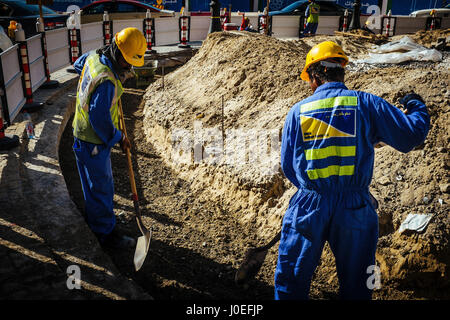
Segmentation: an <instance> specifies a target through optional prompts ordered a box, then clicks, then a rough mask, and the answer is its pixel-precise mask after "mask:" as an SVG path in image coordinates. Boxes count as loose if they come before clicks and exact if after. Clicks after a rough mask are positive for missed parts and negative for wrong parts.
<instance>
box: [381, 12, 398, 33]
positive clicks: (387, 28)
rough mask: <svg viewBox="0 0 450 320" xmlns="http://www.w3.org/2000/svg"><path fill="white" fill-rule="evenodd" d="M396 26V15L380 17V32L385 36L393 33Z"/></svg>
mask: <svg viewBox="0 0 450 320" xmlns="http://www.w3.org/2000/svg"><path fill="white" fill-rule="evenodd" d="M396 27H397V17H392V16H384V17H382V18H381V29H382V31H381V33H382V34H384V35H385V36H386V37H391V36H393V35H395V31H396Z"/></svg>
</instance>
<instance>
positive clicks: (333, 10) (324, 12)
mask: <svg viewBox="0 0 450 320" xmlns="http://www.w3.org/2000/svg"><path fill="white" fill-rule="evenodd" d="M316 3H317V4H318V5H319V6H320V15H321V16H342V15H344V12H345V9H347V8H345V7H343V6H341V5H339V4H336V3H334V2H331V1H316ZM308 4H309V2H308V0H301V1H296V2H294V3H291V4H290V5H288V6H287V7H285V8H283V9H281V10H278V11H269V16H278V15H305V11H306V7H307V6H308ZM348 11H349V12H350V11H352V10H351V9H348Z"/></svg>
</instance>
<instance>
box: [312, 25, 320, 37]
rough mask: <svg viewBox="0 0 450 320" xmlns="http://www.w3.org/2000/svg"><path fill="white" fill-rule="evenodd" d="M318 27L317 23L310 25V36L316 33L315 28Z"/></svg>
mask: <svg viewBox="0 0 450 320" xmlns="http://www.w3.org/2000/svg"><path fill="white" fill-rule="evenodd" d="M318 26H319V24H318V23H311V35H312V36H313V35H315V34H316V31H317V27H318Z"/></svg>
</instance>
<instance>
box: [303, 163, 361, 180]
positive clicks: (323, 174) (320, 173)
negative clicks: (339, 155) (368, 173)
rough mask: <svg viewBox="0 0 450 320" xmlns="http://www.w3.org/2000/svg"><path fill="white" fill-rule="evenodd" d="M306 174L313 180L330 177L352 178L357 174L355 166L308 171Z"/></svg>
mask: <svg viewBox="0 0 450 320" xmlns="http://www.w3.org/2000/svg"><path fill="white" fill-rule="evenodd" d="M306 173H307V174H308V177H309V179H311V180H316V179H318V178H328V177H329V176H351V175H353V174H354V173H355V166H329V167H326V168H323V169H314V170H308V171H307V172H306Z"/></svg>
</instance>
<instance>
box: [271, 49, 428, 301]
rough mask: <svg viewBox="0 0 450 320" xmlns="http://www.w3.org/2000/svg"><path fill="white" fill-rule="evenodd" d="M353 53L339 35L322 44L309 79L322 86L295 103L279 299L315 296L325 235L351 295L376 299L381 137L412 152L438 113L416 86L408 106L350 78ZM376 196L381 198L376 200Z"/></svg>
mask: <svg viewBox="0 0 450 320" xmlns="http://www.w3.org/2000/svg"><path fill="white" fill-rule="evenodd" d="M347 63H348V57H347V56H346V55H345V53H344V51H343V50H342V48H341V47H340V46H339V45H337V44H336V43H334V42H332V41H325V42H322V43H320V44H318V45H316V46H314V47H313V48H312V49H311V50H310V51H309V53H308V54H307V57H306V64H305V67H304V69H303V71H302V73H301V79H303V80H305V81H308V82H309V84H310V86H311V89H312V91H313V92H314V94H313V95H312V96H310V97H308V98H306V99H304V100H302V101H300V102H298V103H296V104H295V105H294V106H293V107H292V109H291V110H290V111H289V113H288V115H287V118H286V122H285V125H284V129H283V134H282V145H281V166H282V169H283V172H284V174H285V176H286V177H287V178H288V179H289V180H290V181H291V182H292V183H293V184H294V185H295V186H296V187H297V188H298V190H297V192H296V193H295V194H294V196H293V197H292V198H291V200H290V203H289V207H288V209H287V211H286V213H285V215H284V217H283V224H282V234H281V240H280V244H279V251H278V261H277V267H276V271H275V299H307V298H308V294H309V289H310V283H311V278H312V276H313V273H314V271H315V269H316V267H317V264H318V262H319V259H320V257H321V253H322V250H323V246H324V243H325V241H328V243H329V245H330V248H331V250H332V251H333V254H334V256H335V259H336V268H337V274H338V279H339V285H340V290H339V293H340V297H341V298H343V299H371V296H372V290H371V289H373V286H370V285H368V282H370V281H368V280H369V277H370V276H372V277H373V276H374V274H373V272H371V270H372V271H373V270H375V269H374V265H375V251H376V246H377V241H378V216H377V213H376V211H375V202H374V201H373V200H374V199H373V198H372V197H371V195H370V193H369V185H370V181H371V179H372V173H373V163H374V145H375V144H377V143H379V142H384V143H386V144H388V145H390V146H392V147H393V148H395V149H397V150H399V151H401V152H405V153H406V152H409V151H410V150H412V149H413V148H414V147H415V146H417V145H420V144H422V143H423V142H424V140H425V138H426V136H427V134H428V130H429V125H430V119H429V115H428V112H427V108H426V106H425V103H424V101H423V100H422V98H421V97H420V96H419V95H417V94H415V93H410V94H408V95H406V96H404V97H403V98H402V99H401V100H400V103H401V104H403V105H404V106H405V108H406V110H407V111H406V112H405V113H404V112H402V111H401V110H400V109H398V108H397V107H395V106H393V105H391V104H389V103H388V102H386V101H385V100H383V99H381V98H379V97H377V96H375V95H373V94H370V93H366V92H361V91H354V90H349V89H347V87H346V86H345V85H344V67H345V65H346V64H347ZM375 201H376V200H375Z"/></svg>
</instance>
